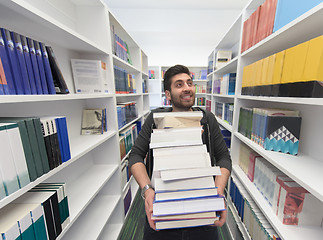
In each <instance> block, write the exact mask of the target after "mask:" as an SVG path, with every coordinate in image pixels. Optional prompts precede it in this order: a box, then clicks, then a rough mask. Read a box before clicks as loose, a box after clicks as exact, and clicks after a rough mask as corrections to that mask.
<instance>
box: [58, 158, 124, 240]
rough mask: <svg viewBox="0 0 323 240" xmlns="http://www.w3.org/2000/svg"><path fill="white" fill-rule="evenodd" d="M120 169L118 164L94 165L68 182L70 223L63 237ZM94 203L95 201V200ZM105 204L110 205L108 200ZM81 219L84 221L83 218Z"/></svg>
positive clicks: (90, 212)
mask: <svg viewBox="0 0 323 240" xmlns="http://www.w3.org/2000/svg"><path fill="white" fill-rule="evenodd" d="M118 169H119V166H118V165H117V164H115V165H102V164H101V165H93V166H92V167H91V168H90V169H88V170H87V171H86V172H84V173H83V174H81V177H80V178H78V179H76V180H75V181H74V182H71V183H68V184H66V187H67V192H68V194H67V196H68V203H69V212H70V223H69V224H68V225H67V227H66V228H65V229H64V231H63V232H62V233H61V237H62V236H63V235H64V234H65V233H66V232H68V229H69V228H70V227H71V226H72V225H73V223H74V222H75V221H76V220H77V219H78V218H79V217H80V216H81V214H82V212H83V211H85V209H86V211H87V212H88V209H87V207H88V206H89V205H90V204H91V202H92V200H93V199H95V200H96V199H97V198H96V195H97V194H98V192H99V191H100V190H101V188H102V187H103V186H104V185H105V184H106V183H107V182H108V181H109V179H110V177H111V176H112V175H113V174H114V173H115V172H116V171H117V170H118ZM98 199H100V197H98ZM92 203H94V201H93V202H92ZM94 204H95V203H94ZM105 204H106V206H108V202H106V203H105ZM101 211H102V209H101ZM92 212H94V209H93V208H92V211H89V213H87V216H88V215H89V214H92ZM80 221H82V219H81V218H80ZM78 222H79V221H78ZM88 224H89V222H88Z"/></svg>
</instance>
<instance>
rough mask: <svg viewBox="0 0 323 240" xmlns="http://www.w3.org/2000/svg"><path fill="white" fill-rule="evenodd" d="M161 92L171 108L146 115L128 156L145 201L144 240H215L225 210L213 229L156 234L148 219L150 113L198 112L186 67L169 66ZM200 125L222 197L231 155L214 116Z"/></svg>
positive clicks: (151, 196)
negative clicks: (163, 92) (216, 171)
mask: <svg viewBox="0 0 323 240" xmlns="http://www.w3.org/2000/svg"><path fill="white" fill-rule="evenodd" d="M164 89H165V95H166V98H167V99H168V100H170V101H171V103H172V107H171V108H158V109H155V110H153V111H152V113H150V114H149V116H148V117H147V119H146V121H145V123H144V125H143V127H142V130H141V131H140V133H139V136H138V138H137V139H136V142H135V144H134V146H133V148H132V150H131V153H130V155H129V166H130V169H131V172H132V174H133V176H134V177H135V179H136V181H137V182H138V184H139V186H140V188H141V189H142V196H143V198H144V199H145V210H146V216H147V222H146V225H145V233H144V240H146V239H147V240H148V239H149V240H155V239H167V240H173V239H190V240H193V239H199V240H200V239H203V240H207V239H212V240H214V239H216V228H215V227H214V226H222V225H223V224H224V223H225V220H226V216H227V212H226V211H222V212H220V219H219V221H216V222H215V223H214V226H204V227H193V228H183V229H171V230H160V231H155V229H156V225H155V222H154V221H153V220H151V216H152V212H153V200H154V197H155V191H154V189H153V186H151V182H150V178H151V173H152V168H153V166H152V165H153V159H152V157H151V152H149V142H150V136H151V132H152V129H153V128H154V120H153V113H154V112H163V111H164V112H165V111H166V112H167V111H173V112H179V111H195V110H201V109H199V108H193V105H194V102H195V86H194V84H193V80H192V78H191V77H190V71H189V69H188V68H187V67H185V66H182V65H175V66H173V67H170V68H169V69H168V70H167V71H166V72H165V74H164ZM201 124H202V126H203V134H202V139H203V143H204V144H206V146H207V149H208V151H209V152H210V156H211V161H212V165H217V166H220V169H221V176H216V178H215V186H216V187H218V193H219V194H221V195H223V194H224V188H225V186H226V184H227V181H228V178H229V176H230V172H231V168H232V163H231V158H230V154H229V152H228V149H227V147H226V145H225V142H224V140H223V137H222V134H221V131H220V129H219V125H218V123H217V121H216V119H215V117H214V115H213V114H212V113H210V112H208V111H203V118H202V120H201ZM147 153H148V157H147V159H146V166H145V164H144V158H145V157H146V155H147Z"/></svg>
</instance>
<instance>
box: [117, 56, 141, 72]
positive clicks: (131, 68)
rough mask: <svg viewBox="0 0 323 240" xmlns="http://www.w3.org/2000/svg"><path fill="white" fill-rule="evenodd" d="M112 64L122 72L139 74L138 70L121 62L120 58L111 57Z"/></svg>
mask: <svg viewBox="0 0 323 240" xmlns="http://www.w3.org/2000/svg"><path fill="white" fill-rule="evenodd" d="M112 59H113V64H114V65H117V66H118V67H120V68H123V69H124V70H127V71H128V72H129V73H139V72H141V71H140V70H139V69H138V68H136V67H134V66H132V65H131V64H129V63H127V62H126V61H124V60H122V59H121V58H119V57H117V56H116V55H112Z"/></svg>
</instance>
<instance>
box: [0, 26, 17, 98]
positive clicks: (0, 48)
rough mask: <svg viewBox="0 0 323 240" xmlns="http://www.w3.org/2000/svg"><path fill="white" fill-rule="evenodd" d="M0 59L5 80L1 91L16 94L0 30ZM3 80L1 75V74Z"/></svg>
mask: <svg viewBox="0 0 323 240" xmlns="http://www.w3.org/2000/svg"><path fill="white" fill-rule="evenodd" d="M0 59H1V62H2V66H3V70H4V74H5V80H6V82H7V86H3V92H4V94H16V88H15V84H14V82H13V76H12V73H11V68H10V64H9V59H8V55H7V52H6V47H5V43H4V40H3V37H2V31H0ZM1 78H2V81H3V79H4V78H3V76H1Z"/></svg>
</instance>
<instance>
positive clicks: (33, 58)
mask: <svg viewBox="0 0 323 240" xmlns="http://www.w3.org/2000/svg"><path fill="white" fill-rule="evenodd" d="M27 44H28V47H29V53H30V60H31V64H32V67H33V73H34V76H35V84H36V89H37V94H43V89H42V86H41V80H40V73H39V68H38V62H37V55H36V49H35V45H34V40H32V39H30V38H27Z"/></svg>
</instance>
